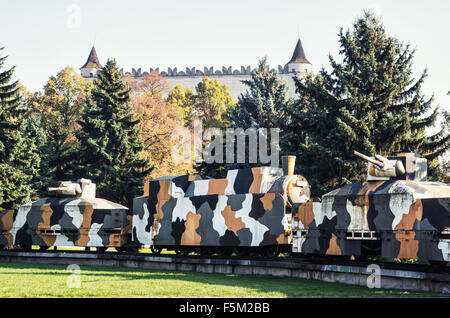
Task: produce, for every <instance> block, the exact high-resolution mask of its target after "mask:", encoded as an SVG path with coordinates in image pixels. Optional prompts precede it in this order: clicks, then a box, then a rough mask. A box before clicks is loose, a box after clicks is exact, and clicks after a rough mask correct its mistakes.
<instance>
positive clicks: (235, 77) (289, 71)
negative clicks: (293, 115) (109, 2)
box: [80, 38, 312, 98]
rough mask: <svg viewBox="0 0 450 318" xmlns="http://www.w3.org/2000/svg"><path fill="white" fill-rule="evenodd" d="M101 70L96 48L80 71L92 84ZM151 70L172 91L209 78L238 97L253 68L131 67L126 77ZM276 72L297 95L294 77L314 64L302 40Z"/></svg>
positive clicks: (192, 85)
mask: <svg viewBox="0 0 450 318" xmlns="http://www.w3.org/2000/svg"><path fill="white" fill-rule="evenodd" d="M101 68H102V66H101V64H100V62H99V60H98V57H97V52H96V51H95V48H94V47H92V49H91V52H90V53H89V57H88V59H87V61H86V63H85V64H84V65H83V66H82V67H81V68H80V71H81V76H82V77H83V78H84V79H85V80H87V81H92V80H94V79H95V78H96V77H97V73H98V72H99V70H100V69H101ZM152 71H156V72H158V73H159V74H160V75H161V76H163V77H164V79H165V80H167V82H168V83H169V85H170V89H172V88H173V87H174V86H175V85H177V84H181V85H182V86H184V87H186V88H189V89H191V90H193V91H195V86H196V85H197V84H198V83H199V82H200V81H201V80H202V78H203V77H204V76H208V77H209V78H210V79H217V80H218V81H219V82H220V83H221V84H226V85H227V86H228V87H229V91H230V94H231V96H233V97H234V98H238V96H240V95H241V93H245V92H246V91H247V89H248V86H246V85H245V84H243V83H242V82H241V81H244V80H250V79H251V74H252V72H253V71H254V69H251V67H250V66H247V67H244V66H241V69H240V70H233V69H232V67H231V66H230V67H225V66H223V67H222V70H214V67H204V68H203V71H202V70H200V69H196V68H195V67H191V68H189V67H186V70H185V71H178V70H177V68H176V67H175V68H170V67H169V68H168V70H167V71H162V72H160V71H159V68H156V69H153V68H150V69H149V72H147V71H142V70H141V68H138V69H134V68H132V70H131V72H126V73H125V74H130V75H132V76H133V77H135V78H137V79H139V78H140V77H143V76H145V75H148V74H149V73H151V72H152ZM275 71H276V72H277V73H278V76H279V77H280V79H281V80H283V81H284V82H285V83H286V85H287V87H288V96H289V97H291V96H294V95H295V85H294V81H293V79H292V77H293V76H294V74H297V75H299V76H300V77H301V76H303V75H304V74H306V73H307V72H312V65H311V63H310V62H309V61H308V60H307V58H306V55H305V51H304V50H303V46H302V42H301V41H300V38H299V39H298V40H297V44H296V46H295V49H294V53H293V54H292V58H291V59H290V60H289V62H287V63H286V65H285V66H281V65H278V69H277V70H275Z"/></svg>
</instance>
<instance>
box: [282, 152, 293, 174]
mask: <svg viewBox="0 0 450 318" xmlns="http://www.w3.org/2000/svg"><path fill="white" fill-rule="evenodd" d="M295 158H296V157H295V156H281V166H282V168H283V175H285V176H292V175H294V167H295Z"/></svg>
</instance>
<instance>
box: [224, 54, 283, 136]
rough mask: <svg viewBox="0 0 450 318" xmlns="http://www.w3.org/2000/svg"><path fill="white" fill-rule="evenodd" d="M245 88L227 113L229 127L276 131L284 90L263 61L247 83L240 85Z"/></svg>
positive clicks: (280, 114)
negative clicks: (270, 128)
mask: <svg viewBox="0 0 450 318" xmlns="http://www.w3.org/2000/svg"><path fill="white" fill-rule="evenodd" d="M242 82H243V83H244V84H245V85H247V86H248V90H247V91H246V93H245V94H241V96H240V97H239V101H238V104H237V105H236V107H235V108H234V109H233V110H232V112H231V126H232V127H241V128H243V129H247V128H250V127H253V128H269V127H279V125H280V123H281V122H282V121H283V118H284V110H285V108H286V106H285V105H286V104H287V103H288V99H287V87H286V84H285V83H284V82H282V81H281V80H280V79H279V77H278V75H277V73H276V72H275V71H270V70H269V65H267V58H263V59H261V60H260V61H259V63H258V68H257V69H256V71H255V72H254V73H253V74H252V78H251V80H245V81H242Z"/></svg>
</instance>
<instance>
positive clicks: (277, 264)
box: [0, 250, 450, 293]
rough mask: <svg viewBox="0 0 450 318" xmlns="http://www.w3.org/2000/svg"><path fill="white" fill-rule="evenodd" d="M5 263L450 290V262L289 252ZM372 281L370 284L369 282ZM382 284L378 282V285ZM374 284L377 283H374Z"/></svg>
mask: <svg viewBox="0 0 450 318" xmlns="http://www.w3.org/2000/svg"><path fill="white" fill-rule="evenodd" d="M0 262H15V263H41V264H77V265H79V266H91V265H97V266H121V267H130V268H140V269H160V270H161V269H162V270H179V271H194V272H209V273H224V274H248V275H272V276H283V277H299V278H307V279H318V280H322V281H328V282H340V283H345V284H352V285H360V286H367V287H376V288H378V287H379V288H387V289H402V290H422V291H433V292H443V293H450V266H442V265H441V266H438V265H424V264H404V263H388V262H380V261H371V260H365V261H360V260H358V261H356V260H348V259H344V258H339V257H334V258H298V257H290V256H279V257H272V258H267V257H261V256H245V257H241V256H234V255H232V256H205V255H176V254H163V253H162V254H152V253H125V252H115V251H106V252H103V253H98V252H96V251H83V250H57V251H40V250H31V251H18V250H3V251H0ZM369 281H370V282H372V283H370V282H369ZM377 282H379V284H378V285H377V284H376V283H377ZM371 284H372V285H374V284H375V285H374V286H371Z"/></svg>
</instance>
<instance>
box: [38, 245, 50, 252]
mask: <svg viewBox="0 0 450 318" xmlns="http://www.w3.org/2000/svg"><path fill="white" fill-rule="evenodd" d="M49 248H50V246H39V250H40V251H46V250H48V249H49Z"/></svg>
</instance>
